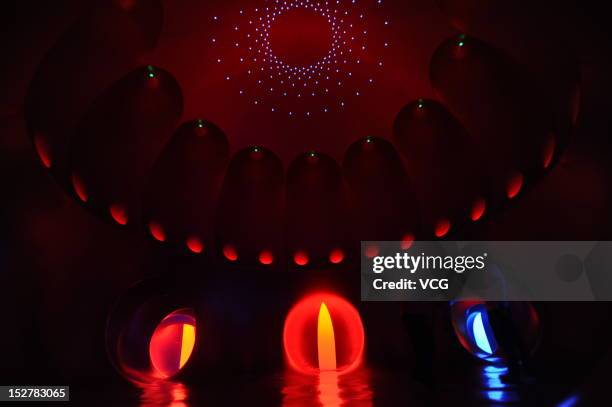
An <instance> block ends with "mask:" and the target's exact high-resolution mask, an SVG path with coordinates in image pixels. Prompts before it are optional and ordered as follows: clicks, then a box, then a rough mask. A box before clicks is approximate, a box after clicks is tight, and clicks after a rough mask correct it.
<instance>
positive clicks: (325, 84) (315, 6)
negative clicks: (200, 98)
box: [210, 0, 391, 118]
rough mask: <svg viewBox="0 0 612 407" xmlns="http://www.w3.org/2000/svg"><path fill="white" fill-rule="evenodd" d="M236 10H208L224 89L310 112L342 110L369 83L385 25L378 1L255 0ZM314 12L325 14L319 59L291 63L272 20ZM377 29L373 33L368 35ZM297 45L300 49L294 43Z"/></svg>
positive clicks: (381, 55) (377, 67) (289, 112)
mask: <svg viewBox="0 0 612 407" xmlns="http://www.w3.org/2000/svg"><path fill="white" fill-rule="evenodd" d="M258 3H259V4H258V5H256V6H254V7H251V8H246V7H245V8H240V9H239V10H237V11H236V12H235V13H234V15H228V16H220V15H215V16H213V17H212V23H213V24H216V25H217V26H218V30H217V31H215V33H213V36H212V38H211V39H210V42H211V44H212V49H213V52H214V58H215V61H216V63H218V64H220V65H221V66H222V69H221V72H222V75H223V77H222V78H220V79H221V80H223V81H225V82H226V83H227V86H228V89H229V91H230V92H235V93H237V94H238V95H239V96H240V97H241V98H247V99H248V101H249V103H250V104H252V105H253V106H256V107H257V108H260V109H263V110H264V111H267V112H272V113H275V114H283V115H286V116H287V117H294V118H296V117H303V118H310V117H315V116H320V115H325V114H326V113H330V112H341V111H343V110H344V109H345V108H346V107H347V106H348V105H349V104H356V103H359V100H360V99H363V98H364V96H365V97H367V94H368V92H369V90H370V89H372V88H373V86H375V84H376V81H377V77H379V75H381V74H382V73H383V67H384V66H385V54H386V52H385V51H386V50H387V49H388V48H389V47H390V45H391V44H390V41H389V40H388V39H385V35H384V33H385V31H386V30H387V29H388V27H389V26H390V24H391V21H390V19H389V18H387V17H386V16H385V13H384V8H383V1H382V0H333V1H329V0H328V1H316V0H261V1H259V2H258ZM300 10H301V11H309V12H311V13H316V14H317V15H319V16H320V17H322V18H324V19H325V20H326V21H327V24H328V28H329V30H330V37H331V41H330V43H329V47H328V49H327V51H326V52H325V53H324V55H322V56H321V57H320V58H318V59H317V60H314V61H309V63H307V64H295V63H293V64H292V63H290V62H289V61H287V60H286V59H285V58H283V57H282V56H281V55H278V54H277V53H276V52H275V44H274V40H273V38H272V37H273V36H272V35H271V32H272V30H273V29H274V26H275V24H277V23H278V21H279V19H281V18H282V17H283V16H285V15H287V14H288V13H291V12H292V11H300ZM370 32H376V33H377V34H376V35H374V36H373V37H375V38H371V37H370V36H369V35H368V34H369V33H370ZM295 52H299V49H296V50H295Z"/></svg>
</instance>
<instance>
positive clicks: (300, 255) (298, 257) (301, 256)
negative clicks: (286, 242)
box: [293, 251, 309, 266]
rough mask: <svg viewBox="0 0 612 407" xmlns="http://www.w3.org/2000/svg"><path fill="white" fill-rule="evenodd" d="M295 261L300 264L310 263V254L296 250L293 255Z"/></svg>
mask: <svg viewBox="0 0 612 407" xmlns="http://www.w3.org/2000/svg"><path fill="white" fill-rule="evenodd" d="M293 261H294V262H295V264H297V265H298V266H305V265H307V264H308V261H309V259H308V255H307V254H306V253H305V252H303V251H298V252H295V254H294V255H293Z"/></svg>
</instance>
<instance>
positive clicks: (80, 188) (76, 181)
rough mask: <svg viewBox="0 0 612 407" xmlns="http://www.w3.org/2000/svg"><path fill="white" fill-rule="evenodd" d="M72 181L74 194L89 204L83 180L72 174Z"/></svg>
mask: <svg viewBox="0 0 612 407" xmlns="http://www.w3.org/2000/svg"><path fill="white" fill-rule="evenodd" d="M70 179H71V180H72V188H74V192H75V193H76V194H77V196H78V197H79V199H80V200H81V201H83V202H87V191H86V190H85V184H83V180H82V179H81V177H79V176H78V175H76V174H72V177H70Z"/></svg>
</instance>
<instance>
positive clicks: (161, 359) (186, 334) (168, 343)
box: [149, 310, 196, 378]
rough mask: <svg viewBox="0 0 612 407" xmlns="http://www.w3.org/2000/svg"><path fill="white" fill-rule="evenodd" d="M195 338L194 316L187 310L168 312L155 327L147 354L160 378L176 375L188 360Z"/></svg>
mask: <svg viewBox="0 0 612 407" xmlns="http://www.w3.org/2000/svg"><path fill="white" fill-rule="evenodd" d="M195 340H196V329H195V318H194V317H193V316H192V315H191V313H189V312H188V311H187V310H178V311H174V312H172V313H170V314H168V315H167V316H166V317H165V318H164V319H163V320H162V321H161V322H160V323H159V325H157V328H155V331H154V332H153V335H152V336H151V341H150V343H149V356H150V358H151V365H152V366H153V369H155V372H156V373H158V374H159V376H161V377H162V378H166V377H172V376H174V375H176V374H177V373H178V372H179V371H180V370H181V369H182V368H183V367H184V366H185V364H186V363H187V362H188V361H189V358H190V357H191V353H192V352H193V347H194V345H195Z"/></svg>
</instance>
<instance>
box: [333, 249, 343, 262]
mask: <svg viewBox="0 0 612 407" xmlns="http://www.w3.org/2000/svg"><path fill="white" fill-rule="evenodd" d="M342 260H344V252H343V251H342V250H341V249H334V250H332V251H331V253H330V254H329V261H330V263H332V264H339V263H342Z"/></svg>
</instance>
